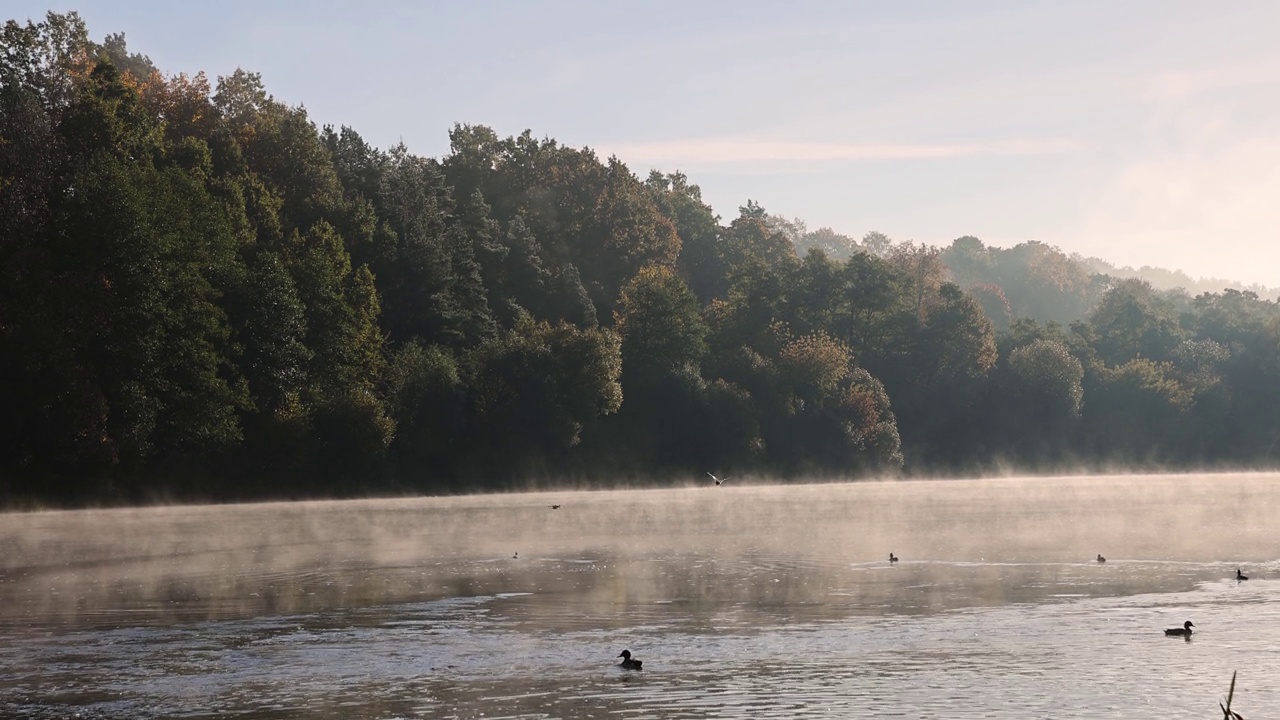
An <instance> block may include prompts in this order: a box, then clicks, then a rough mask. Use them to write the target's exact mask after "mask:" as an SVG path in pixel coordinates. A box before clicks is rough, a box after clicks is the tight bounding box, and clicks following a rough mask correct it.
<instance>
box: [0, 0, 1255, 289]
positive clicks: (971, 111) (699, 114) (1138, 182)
mask: <svg viewBox="0 0 1280 720" xmlns="http://www.w3.org/2000/svg"><path fill="white" fill-rule="evenodd" d="M14 5H15V3H13V2H10V3H8V4H7V6H8V8H9V9H7V10H6V11H4V12H3V13H0V14H3V15H5V17H16V18H19V19H24V20H25V19H26V18H28V17H31V18H37V19H38V18H39V17H42V16H43V14H44V12H45V11H46V10H48V9H50V8H51V7H52V8H53V9H57V10H69V9H77V10H79V12H80V13H81V15H82V16H84V18H85V19H86V21H87V22H88V24H89V29H90V32H91V33H92V35H93V36H94V38H95V39H101V38H102V37H103V36H105V35H106V34H107V33H112V32H124V33H125V35H126V37H127V38H128V41H129V45H130V48H131V49H132V50H133V51H135V52H142V53H144V54H146V55H149V56H150V57H151V59H152V60H153V61H155V63H156V64H157V65H158V66H159V67H160V68H161V69H162V70H164V71H165V72H168V73H177V72H187V73H194V72H196V71H199V70H204V71H206V72H207V73H208V74H209V75H210V77H211V78H212V77H216V76H218V75H225V74H227V73H229V72H231V71H233V70H234V69H235V68H236V67H244V68H245V69H248V70H254V71H258V72H261V73H262V75H263V78H264V80H265V82H266V85H267V89H268V90H269V91H270V92H271V93H272V94H274V95H275V96H276V97H277V98H279V99H281V100H283V101H285V102H287V103H289V104H303V105H305V106H306V107H307V108H308V110H309V111H310V113H311V116H312V118H313V119H314V120H315V121H316V122H317V123H320V124H324V123H332V124H346V125H350V126H352V127H354V128H355V129H356V130H357V131H359V132H360V133H361V134H362V135H363V136H364V137H365V139H366V140H368V141H370V142H372V143H374V144H375V145H378V146H380V147H387V146H388V145H391V144H393V143H395V142H397V141H399V140H402V139H403V140H404V142H405V143H406V144H407V145H408V146H409V148H410V149H411V150H413V151H414V152H417V153H419V154H423V155H432V156H440V155H442V154H443V153H445V152H446V151H447V149H448V137H447V132H448V129H449V128H450V127H451V126H452V125H453V123H454V122H467V123H477V124H484V125H489V126H491V127H493V128H494V129H495V130H497V131H498V132H499V133H501V134H504V135H506V134H513V133H518V132H520V131H522V130H524V129H525V128H529V129H531V130H533V132H534V134H535V135H538V136H544V135H547V136H551V137H553V138H555V139H557V140H559V141H560V142H562V143H565V144H568V145H572V146H576V147H581V146H583V145H587V146H590V147H593V148H595V149H596V150H597V151H598V152H599V153H600V154H601V155H602V156H607V155H609V154H611V153H616V154H617V155H618V156H619V157H620V158H622V160H623V161H625V162H626V163H627V164H628V166H629V167H630V168H631V169H632V170H633V171H634V172H636V173H637V174H639V175H641V176H644V175H645V174H647V172H648V170H649V168H650V167H658V168H661V169H663V170H668V171H670V170H677V169H679V170H683V171H684V172H686V173H687V174H688V175H689V176H690V178H691V179H692V180H693V181H694V182H696V183H698V184H699V185H701V186H702V189H703V195H704V197H705V198H706V199H707V201H708V202H710V203H711V205H712V206H713V207H715V209H716V210H717V211H718V212H719V213H720V214H721V215H722V216H724V217H725V218H726V219H728V218H732V217H733V216H734V215H736V213H737V207H738V206H739V205H741V204H744V203H745V202H746V200H747V198H752V199H755V200H757V201H759V202H760V203H761V204H763V205H764V207H765V208H766V209H767V210H768V211H770V212H773V213H778V214H782V215H786V216H788V217H791V216H797V217H800V218H802V219H804V220H805V221H806V222H807V223H808V224H809V226H810V227H811V228H817V227H821V226H830V227H832V228H834V229H835V230H837V231H838V232H843V233H846V234H849V235H853V236H855V237H860V236H862V235H863V234H865V233H866V232H867V231H869V230H880V231H882V232H884V233H886V234H888V235H889V236H890V237H892V238H894V239H895V240H908V239H911V240H916V241H920V242H927V243H931V244H939V245H945V244H947V243H949V242H950V241H951V239H953V238H955V237H958V236H960V235H976V236H978V237H980V238H982V239H984V240H985V241H987V242H988V243H990V244H995V245H1002V246H1008V245H1011V244H1014V243H1017V242H1021V241H1023V240H1041V241H1044V242H1048V243H1051V244H1054V245H1057V246H1059V247H1061V248H1062V249H1063V250H1065V251H1067V252H1080V253H1083V254H1086V255H1096V256H1098V257H1102V258H1104V259H1106V260H1109V261H1111V262H1114V263H1118V264H1129V265H1142V264H1152V265H1160V266H1164V267H1170V268H1178V269H1182V270H1184V271H1186V272H1188V273H1189V274H1191V275H1193V276H1219V277H1226V278H1231V279H1238V280H1242V281H1246V282H1257V283H1263V284H1266V285H1269V286H1280V92H1278V91H1280V43H1277V42H1276V41H1275V34H1276V32H1277V30H1278V29H1280V2H1249V1H1237V2H1230V3H1219V2H1173V1H1170V0H1159V1H1157V0H1134V1H1127V2H1115V1H1106V2H1103V1H1097V2H1089V1H1085V0H1077V1H1073V2H1066V1H1063V2H1006V1H995V0H992V1H987V2H977V1H971V2H959V1H957V2H896V1H890V0H886V1H885V2H834V1H833V2H799V1H797V2H790V3H785V4H784V3H762V2H743V1H741V0H739V1H737V2H709V1H708V2H700V1H698V0H684V1H683V2H646V3H639V2H631V3H606V2H587V1H585V0H563V1H560V2H533V1H528V2H483V1H476V2H462V1H459V2H447V3H446V2H409V1H407V0H396V1H386V2H381V1H376V0H371V1H368V2H363V3H340V2H301V1H298V2H271V1H269V0H260V1H259V2H244V1H241V0H236V1H233V2H222V3H202V4H197V3H180V2H163V3H162V2H128V1H126V0H114V1H112V2H106V1H101V0H83V1H82V2H77V3H74V4H64V3H56V4H53V5H50V4H48V3H34V2H29V1H28V0H18V1H17V2H16V7H14Z"/></svg>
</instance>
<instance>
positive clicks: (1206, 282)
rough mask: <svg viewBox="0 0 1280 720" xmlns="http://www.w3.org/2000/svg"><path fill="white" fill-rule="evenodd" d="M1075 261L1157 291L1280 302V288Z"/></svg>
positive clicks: (1091, 259) (1098, 260) (1077, 258)
mask: <svg viewBox="0 0 1280 720" xmlns="http://www.w3.org/2000/svg"><path fill="white" fill-rule="evenodd" d="M1071 259H1072V260H1075V261H1076V262H1079V263H1082V264H1083V265H1085V266H1086V267H1088V268H1089V269H1090V270H1091V271H1092V272H1094V273H1097V274H1100V275H1110V276H1111V277H1113V278H1119V279H1127V278H1138V279H1139V280H1146V281H1147V282H1149V283H1151V286H1152V287H1154V288H1155V289H1157V290H1174V289H1177V288H1182V289H1184V290H1186V291H1187V292H1188V293H1190V294H1191V295H1193V296H1194V295H1200V294H1203V293H1217V292H1222V291H1223V290H1224V289H1227V288H1230V289H1232V290H1241V291H1245V290H1247V291H1250V292H1253V293H1256V294H1257V295H1258V297H1260V298H1262V299H1264V300H1276V299H1278V298H1280V287H1267V286H1265V285H1258V284H1246V283H1242V282H1236V281H1235V280H1223V279H1222V278H1216V277H1202V278H1199V279H1193V278H1192V277H1191V276H1190V275H1188V274H1186V273H1184V272H1182V271H1181V270H1166V269H1164V268H1158V267H1151V266H1149V265H1143V266H1142V267H1140V268H1138V269H1137V270H1134V269H1133V268H1131V267H1128V266H1126V267H1116V266H1115V265H1112V264H1111V263H1109V262H1107V261H1106V260H1102V259H1101V258H1096V257H1082V256H1080V255H1072V256H1071Z"/></svg>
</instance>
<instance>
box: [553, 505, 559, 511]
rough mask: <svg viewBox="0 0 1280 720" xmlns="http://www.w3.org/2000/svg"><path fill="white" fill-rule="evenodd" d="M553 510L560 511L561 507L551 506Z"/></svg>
mask: <svg viewBox="0 0 1280 720" xmlns="http://www.w3.org/2000/svg"><path fill="white" fill-rule="evenodd" d="M551 509H552V510H559V509H560V506H559V505H552V506H551Z"/></svg>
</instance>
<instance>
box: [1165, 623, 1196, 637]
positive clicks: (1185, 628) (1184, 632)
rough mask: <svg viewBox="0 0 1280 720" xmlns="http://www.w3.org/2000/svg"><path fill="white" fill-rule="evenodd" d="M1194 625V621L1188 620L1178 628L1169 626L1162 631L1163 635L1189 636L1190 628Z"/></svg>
mask: <svg viewBox="0 0 1280 720" xmlns="http://www.w3.org/2000/svg"><path fill="white" fill-rule="evenodd" d="M1193 627H1195V623H1193V622H1191V621H1190V620H1188V621H1186V622H1185V623H1183V624H1182V627H1180V628H1169V629H1168V630H1165V631H1164V634H1165V635H1173V636H1175V637H1188V638H1189V637H1191V628H1193Z"/></svg>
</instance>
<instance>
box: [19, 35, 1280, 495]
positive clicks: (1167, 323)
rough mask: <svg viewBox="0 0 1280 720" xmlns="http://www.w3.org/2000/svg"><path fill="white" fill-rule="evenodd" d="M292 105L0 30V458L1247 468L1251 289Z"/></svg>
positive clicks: (117, 49)
mask: <svg viewBox="0 0 1280 720" xmlns="http://www.w3.org/2000/svg"><path fill="white" fill-rule="evenodd" d="M450 141H451V145H450V150H449V152H448V154H446V155H444V156H443V157H441V158H430V157H421V156H418V155H415V154H413V153H412V152H411V151H410V150H409V149H408V148H406V147H405V146H404V145H403V144H401V145H397V146H395V147H392V148H390V149H385V150H384V149H379V148H376V147H373V146H371V145H370V144H368V143H367V142H366V141H364V139H362V138H361V137H360V135H359V134H358V133H357V132H356V131H355V130H353V129H352V128H349V127H339V128H334V127H328V126H326V127H322V128H321V127H317V126H316V124H315V123H313V122H312V121H311V120H310V119H309V118H308V115H307V112H306V110H305V109H304V108H302V107H299V106H289V105H286V104H285V103H282V102H280V101H278V100H276V99H275V98H274V97H272V96H271V95H270V94H269V93H268V92H267V90H266V88H265V86H264V85H263V82H262V79H261V77H260V76H259V75H257V74H255V73H251V72H246V71H243V70H237V71H236V72H235V73H233V74H231V75H229V76H226V77H219V78H218V79H217V80H216V82H212V83H211V82H210V81H209V80H208V79H207V78H206V77H205V76H204V75H203V74H197V75H195V76H194V77H192V76H187V75H184V74H179V75H165V74H163V73H162V72H161V71H160V70H159V69H157V68H156V67H155V66H154V65H153V64H152V63H151V61H150V60H149V59H148V58H146V57H145V56H142V55H139V54H134V53H131V52H129V50H128V48H127V46H126V43H125V40H124V37H123V36H121V35H110V36H107V37H106V38H105V40H104V41H103V42H101V43H98V42H94V41H92V40H90V39H89V36H88V32H87V29H86V27H85V25H84V23H83V22H82V20H81V19H80V18H79V17H78V16H77V15H76V14H75V13H67V14H57V13H49V14H48V15H47V16H46V18H45V19H44V20H42V21H41V22H30V21H29V22H27V23H26V24H25V25H24V24H20V23H18V22H16V21H9V22H8V23H6V25H5V26H4V29H3V34H2V35H0V208H2V210H0V272H2V273H3V277H2V278H0V379H3V382H0V407H3V408H4V411H3V413H2V414H0V423H3V426H2V427H0V483H2V484H3V493H2V494H3V495H4V496H5V497H6V498H8V499H10V500H12V499H14V498H23V497H36V498H42V499H47V500H52V501H60V502H82V501H88V500H98V499H104V498H105V499H120V500H142V499H149V498H156V497H172V498H193V499H240V498H263V497H300V496H321V495H324V496H331V495H354V494H363V493H370V492H394V491H404V492H444V491H462V490H469V489H481V488H496V487H510V486H515V485H521V484H526V483H538V482H556V481H565V480H583V481H597V482H613V481H619V480H645V481H660V480H664V479H665V480H670V479H672V478H676V479H682V478H689V477H693V476H701V474H702V472H703V471H705V470H718V471H721V472H733V473H734V474H737V475H743V474H758V475H762V476H771V477H777V478H782V479H788V478H802V477H810V476H815V475H817V476H825V477H864V476H882V475H885V474H896V473H900V472H904V471H905V472H909V473H918V472H929V473H977V472H984V471H990V470H992V469H995V468H998V467H1006V466H1014V467H1018V468H1022V469H1026V470H1031V471H1035V470H1042V471H1043V470H1061V469H1064V468H1067V467H1076V466H1080V465H1084V466H1097V467H1101V466H1107V465H1111V464H1126V465H1138V466H1143V467H1205V466H1233V467H1239V466H1249V467H1256V466H1265V465H1270V464H1272V463H1274V462H1275V459H1276V456H1277V453H1278V452H1280V450H1278V449H1277V439H1280V402H1278V401H1280V397H1276V396H1277V394H1280V347H1278V346H1280V313H1278V312H1277V305H1276V303H1274V302H1271V301H1269V300H1265V299H1261V298H1259V296H1258V295H1257V294H1256V293H1254V292H1249V291H1240V290H1234V289H1225V290H1223V291H1222V292H1217V293H1214V292H1208V293H1202V294H1199V295H1197V296H1195V297H1192V296H1190V295H1189V294H1188V293H1186V292H1185V291H1178V290H1156V289H1155V288H1153V287H1152V286H1151V285H1150V284H1148V283H1146V282H1144V281H1142V280H1138V279H1132V278H1130V279H1120V278H1114V277H1111V276H1108V275H1105V274H1100V273H1098V272H1095V271H1094V270H1093V269H1092V268H1091V266H1090V265H1089V264H1088V263H1087V262H1085V261H1083V260H1082V259H1080V258H1072V257H1068V256H1066V255H1064V254H1063V253H1062V252H1061V251H1059V250H1058V249H1057V248H1054V247H1052V246H1048V245H1044V244H1040V243H1034V242H1033V243H1024V244H1022V245H1019V246H1016V247H1014V248H1010V249H999V248H993V247H987V246H985V245H984V244H983V243H982V242H981V240H979V239H977V238H972V237H963V238H959V239H957V240H955V241H954V242H953V243H952V244H951V245H950V246H948V247H945V248H937V247H931V246H925V245H917V244H915V243H912V242H896V243H895V242H893V241H892V240H890V239H889V238H887V237H886V236H884V235H883V234H880V233H871V234H869V235H868V236H867V237H865V238H863V240H862V241H860V242H855V241H852V240H850V239H849V238H847V237H844V236H840V235H838V234H836V233H834V232H832V231H830V230H826V229H824V230H822V231H818V232H816V233H810V232H808V231H807V230H806V229H804V228H803V224H802V223H796V222H794V221H790V222H789V221H785V220H783V219H781V218H779V217H777V216H772V215H769V214H768V213H767V212H766V211H765V210H764V208H763V207H761V206H760V205H759V204H758V203H756V202H754V201H750V200H748V201H747V203H746V205H745V206H743V207H741V208H739V210H738V214H737V216H736V217H734V218H732V219H731V220H730V221H728V222H725V221H724V220H723V219H722V218H721V217H720V216H718V215H717V214H716V213H715V211H714V210H713V209H712V208H711V207H710V206H708V205H707V204H706V203H705V202H704V201H703V200H702V197H701V193H700V190H699V188H698V186H697V185H695V184H692V183H691V182H690V181H689V179H688V178H687V177H685V176H684V175H683V174H681V173H678V172H676V173H663V172H659V171H652V172H650V173H649V174H648V175H647V176H646V177H644V178H641V177H639V176H637V175H636V174H635V173H633V172H632V171H631V170H630V169H628V167H627V166H626V165H625V164H624V163H623V162H622V160H620V159H618V158H616V157H611V158H607V159H602V158H600V157H598V156H597V155H596V154H595V153H594V152H593V151H592V150H590V149H589V148H572V147H568V146H564V145H561V144H559V143H557V142H556V141H555V140H552V139H549V138H536V137H534V136H533V135H532V134H531V133H530V132H528V131H526V132H525V133H523V134H521V135H519V136H514V137H506V138H503V137H499V136H498V135H497V134H496V133H495V132H494V131H493V130H491V129H490V128H487V127H484V126H479V125H456V126H455V127H454V128H453V129H452V130H451V131H450Z"/></svg>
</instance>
